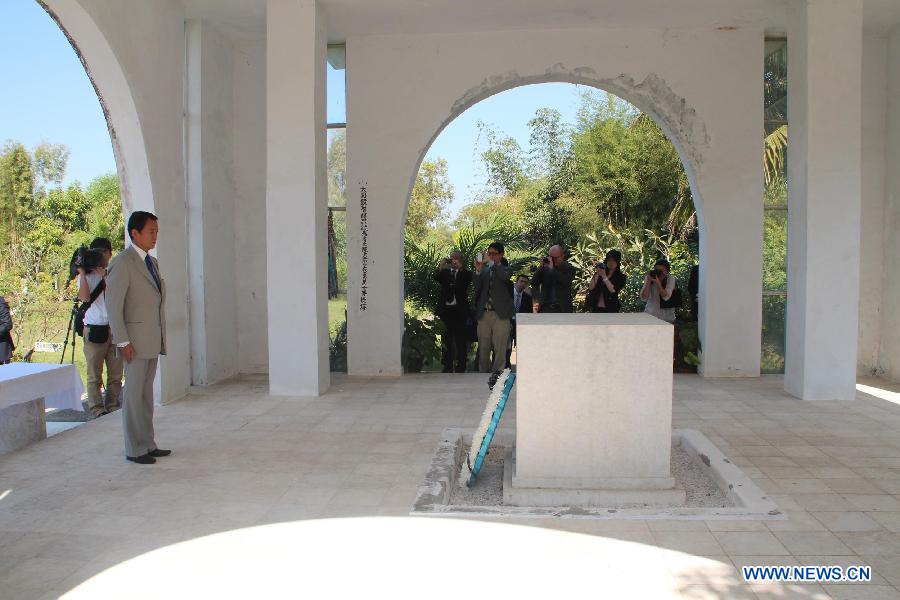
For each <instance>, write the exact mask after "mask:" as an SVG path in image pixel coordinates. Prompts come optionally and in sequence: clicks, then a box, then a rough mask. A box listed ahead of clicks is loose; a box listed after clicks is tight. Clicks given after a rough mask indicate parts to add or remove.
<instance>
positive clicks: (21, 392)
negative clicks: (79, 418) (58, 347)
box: [0, 362, 84, 411]
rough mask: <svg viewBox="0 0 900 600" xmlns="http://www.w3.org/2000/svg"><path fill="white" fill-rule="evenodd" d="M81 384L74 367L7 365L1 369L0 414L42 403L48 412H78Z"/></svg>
mask: <svg viewBox="0 0 900 600" xmlns="http://www.w3.org/2000/svg"><path fill="white" fill-rule="evenodd" d="M83 394H84V383H83V382H82V381H81V375H80V374H79V373H78V369H76V368H75V365H71V364H68V365H52V364H41V363H21V362H20V363H10V364H8V365H0V410H2V409H4V408H7V407H10V406H12V405H14V404H20V403H22V402H29V401H31V400H35V399H37V398H43V399H44V405H45V406H46V407H47V408H71V409H72V410H77V411H81V410H83V408H82V406H81V396H82V395H83Z"/></svg>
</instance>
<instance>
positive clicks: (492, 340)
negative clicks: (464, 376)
mask: <svg viewBox="0 0 900 600" xmlns="http://www.w3.org/2000/svg"><path fill="white" fill-rule="evenodd" d="M509 330H510V321H509V319H501V318H500V317H498V316H497V313H496V312H494V311H492V310H486V311H484V314H482V315H481V318H480V319H478V369H479V370H480V371H481V372H482V373H490V372H492V371H502V370H503V369H504V367H506V344H507V342H509ZM491 350H493V351H494V359H493V361H491Z"/></svg>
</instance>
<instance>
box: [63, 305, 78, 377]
mask: <svg viewBox="0 0 900 600" xmlns="http://www.w3.org/2000/svg"><path fill="white" fill-rule="evenodd" d="M77 312H78V297H77V296H76V297H75V299H73V300H72V313H71V314H70V315H69V327H68V328H67V329H66V339H65V341H64V342H63V349H62V355H61V356H60V357H59V364H63V361H64V360H66V346H68V345H69V335H71V336H72V355H71V358H69V362H70V363H74V362H75V330H74V329H73V328H72V325H73V324H74V323H75V314H76V313H77Z"/></svg>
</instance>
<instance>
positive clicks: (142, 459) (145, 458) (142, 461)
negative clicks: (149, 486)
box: [125, 452, 156, 465]
mask: <svg viewBox="0 0 900 600" xmlns="http://www.w3.org/2000/svg"><path fill="white" fill-rule="evenodd" d="M125 458H126V459H128V460H130V461H131V462H135V463H137V464H139V465H152V464H153V463H155V462H156V459H155V458H153V457H152V456H150V453H149V452H148V453H147V454H142V455H141V456H126V457H125Z"/></svg>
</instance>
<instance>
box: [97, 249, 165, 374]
mask: <svg viewBox="0 0 900 600" xmlns="http://www.w3.org/2000/svg"><path fill="white" fill-rule="evenodd" d="M150 259H151V260H152V261H153V266H154V268H155V269H156V274H157V276H158V277H159V279H160V282H161V283H162V286H161V287H162V289H157V287H156V283H155V282H154V281H153V277H152V276H151V275H150V271H148V270H147V265H146V264H144V261H143V260H142V259H141V256H140V254H138V252H137V250H135V249H134V247H132V246H129V247H128V248H126V249H125V250H123V251H122V252H120V253H119V254H118V255H117V256H116V257H115V258H114V259H112V261H111V262H110V263H109V269H108V271H109V272H108V274H107V276H106V309H107V311H108V312H109V327H110V330H111V331H112V336H113V343H114V344H119V343H123V342H125V341H129V342H131V345H132V346H133V347H134V352H135V358H141V359H152V358H156V357H157V356H159V355H160V354H165V353H166V314H165V306H166V280H165V279H163V276H162V273H161V272H160V270H159V262H157V260H156V259H155V258H153V257H152V256H151V257H150Z"/></svg>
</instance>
